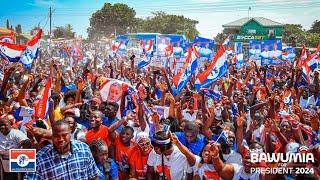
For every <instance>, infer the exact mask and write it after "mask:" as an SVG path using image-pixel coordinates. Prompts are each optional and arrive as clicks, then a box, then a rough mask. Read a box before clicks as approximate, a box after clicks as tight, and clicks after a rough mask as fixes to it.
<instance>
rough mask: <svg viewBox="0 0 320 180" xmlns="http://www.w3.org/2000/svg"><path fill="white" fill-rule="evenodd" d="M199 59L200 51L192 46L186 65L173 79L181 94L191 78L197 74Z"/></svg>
mask: <svg viewBox="0 0 320 180" xmlns="http://www.w3.org/2000/svg"><path fill="white" fill-rule="evenodd" d="M199 57H200V55H199V53H198V51H197V50H196V49H195V48H194V47H193V46H190V48H189V50H188V55H187V58H186V63H185V64H184V66H183V67H182V69H181V70H180V72H179V73H178V74H177V75H175V76H174V77H173V79H172V81H173V83H174V84H175V86H176V87H177V91H178V92H181V91H182V90H183V88H185V87H186V85H187V83H188V82H189V80H190V78H191V77H192V75H193V74H194V73H195V72H196V70H197V67H198V58H199Z"/></svg>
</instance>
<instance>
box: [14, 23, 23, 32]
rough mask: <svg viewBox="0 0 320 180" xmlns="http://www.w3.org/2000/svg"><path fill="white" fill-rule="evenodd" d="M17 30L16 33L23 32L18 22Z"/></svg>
mask: <svg viewBox="0 0 320 180" xmlns="http://www.w3.org/2000/svg"><path fill="white" fill-rule="evenodd" d="M15 31H16V33H18V34H21V33H22V27H21V24H18V25H17V26H16V27H15Z"/></svg>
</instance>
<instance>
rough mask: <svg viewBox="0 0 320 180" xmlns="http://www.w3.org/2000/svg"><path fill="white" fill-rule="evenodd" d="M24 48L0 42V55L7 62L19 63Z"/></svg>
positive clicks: (23, 46)
mask: <svg viewBox="0 0 320 180" xmlns="http://www.w3.org/2000/svg"><path fill="white" fill-rule="evenodd" d="M26 48H27V47H26V46H25V45H18V44H11V43H7V42H0V55H1V57H2V58H4V59H6V60H7V61H10V62H19V60H20V58H21V56H22V55H23V52H24V51H25V49H26Z"/></svg>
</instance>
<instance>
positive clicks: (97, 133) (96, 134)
mask: <svg viewBox="0 0 320 180" xmlns="http://www.w3.org/2000/svg"><path fill="white" fill-rule="evenodd" d="M103 118H104V114H103V113H102V112H101V111H93V112H92V114H91V116H90V120H89V121H90V126H91V128H90V130H89V131H88V132H87V134H86V142H87V143H88V144H90V143H91V142H92V141H93V140H94V139H101V140H103V141H104V142H105V143H106V144H107V145H108V146H110V145H111V142H112V141H114V140H115V139H116V133H115V132H114V131H115V129H117V128H118V127H119V126H120V125H121V124H122V123H124V122H125V121H126V120H120V121H117V122H116V123H114V124H113V125H111V126H110V127H107V126H105V125H102V121H103Z"/></svg>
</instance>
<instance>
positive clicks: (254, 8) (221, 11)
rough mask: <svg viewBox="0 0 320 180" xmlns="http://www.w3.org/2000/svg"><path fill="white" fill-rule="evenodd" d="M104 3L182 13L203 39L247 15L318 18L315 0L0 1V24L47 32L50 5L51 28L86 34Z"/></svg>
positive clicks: (140, 12) (147, 12) (307, 23)
mask: <svg viewBox="0 0 320 180" xmlns="http://www.w3.org/2000/svg"><path fill="white" fill-rule="evenodd" d="M7 2H8V1H7ZM106 2H109V3H112V4H114V3H125V4H128V5H129V6H130V7H132V8H134V9H135V11H136V13H137V16H138V17H141V18H146V17H148V16H151V15H152V14H151V12H154V11H164V12H166V13H167V14H176V15H184V16H185V17H188V18H191V19H194V20H197V21H199V24H198V25H197V29H198V31H199V32H200V35H201V36H202V37H206V38H213V37H214V36H216V35H217V33H220V32H222V30H223V28H222V25H223V24H226V23H229V22H232V21H235V20H237V19H240V18H243V17H248V14H249V17H265V18H268V19H271V20H274V21H277V22H280V23H284V24H286V23H288V24H301V25H302V26H303V28H304V29H310V27H311V25H312V23H313V22H314V21H315V20H320V17H319V11H320V1H318V0H231V1H230V0H110V1H102V0H55V1H53V0H24V1H21V0H11V1H10V3H9V2H8V3H2V8H1V11H0V27H5V26H6V20H7V19H9V21H10V23H11V24H12V25H13V27H14V26H16V25H17V24H21V25H22V30H23V32H29V31H30V30H31V29H32V28H33V27H35V26H38V25H40V27H42V28H43V29H44V31H45V32H46V34H47V33H48V30H49V18H48V17H49V16H48V14H49V7H52V12H53V14H52V20H53V21H52V27H53V28H54V27H56V26H65V25H66V24H71V25H72V26H73V28H74V31H75V32H76V33H77V35H82V36H83V37H86V36H87V28H88V27H89V25H90V21H89V19H90V17H91V15H92V13H94V12H95V11H97V10H99V9H100V8H102V6H103V4H104V3H106ZM249 7H251V10H250V11H248V9H249Z"/></svg>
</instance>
